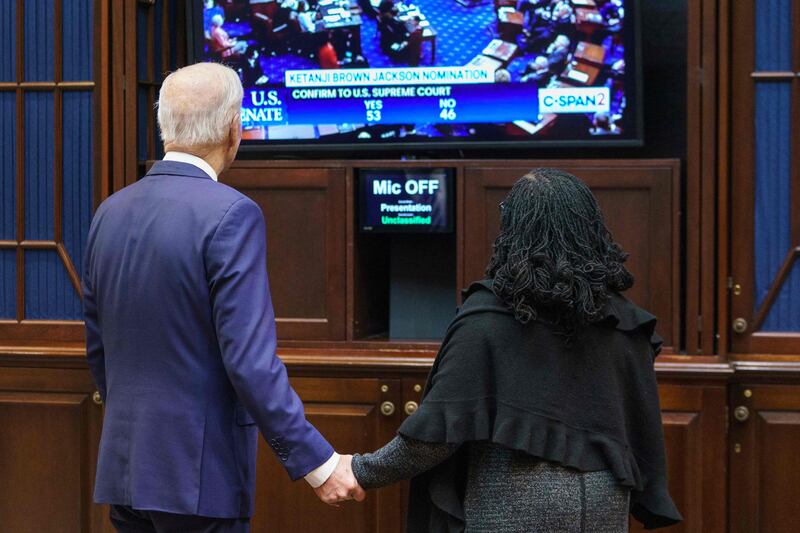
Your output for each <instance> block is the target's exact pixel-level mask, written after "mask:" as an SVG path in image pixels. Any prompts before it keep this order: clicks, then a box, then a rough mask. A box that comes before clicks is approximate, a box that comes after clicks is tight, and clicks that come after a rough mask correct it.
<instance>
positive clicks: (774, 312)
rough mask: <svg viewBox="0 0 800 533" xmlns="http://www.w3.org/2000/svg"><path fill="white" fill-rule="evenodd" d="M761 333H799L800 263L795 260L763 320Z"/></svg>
mask: <svg viewBox="0 0 800 533" xmlns="http://www.w3.org/2000/svg"><path fill="white" fill-rule="evenodd" d="M761 329H762V331H800V261H798V260H795V262H794V267H793V268H792V271H791V273H790V274H789V277H788V278H786V281H784V282H783V287H781V292H780V293H778V297H777V298H776V299H775V302H774V303H773V304H772V307H771V308H770V310H769V313H768V314H767V318H766V319H765V320H764V325H763V326H762V327H761Z"/></svg>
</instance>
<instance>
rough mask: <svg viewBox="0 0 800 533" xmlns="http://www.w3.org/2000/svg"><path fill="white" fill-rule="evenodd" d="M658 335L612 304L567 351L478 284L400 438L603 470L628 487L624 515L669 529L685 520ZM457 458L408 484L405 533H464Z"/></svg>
mask: <svg viewBox="0 0 800 533" xmlns="http://www.w3.org/2000/svg"><path fill="white" fill-rule="evenodd" d="M655 324H656V318H655V317H654V316H652V315H650V314H649V313H647V312H646V311H644V310H642V309H640V308H638V307H636V306H635V305H634V304H632V303H631V302H629V301H628V300H627V299H626V298H624V297H623V296H621V295H618V294H614V295H613V296H612V297H611V299H610V301H609V303H608V305H607V307H606V316H605V318H604V319H602V320H601V321H600V322H597V323H595V324H592V325H589V326H585V327H583V328H581V329H580V330H579V331H578V332H576V333H575V334H574V336H573V338H572V340H571V342H570V343H567V342H566V340H565V337H564V336H563V335H558V334H556V333H554V332H553V330H552V329H551V328H550V327H549V326H547V325H546V324H543V323H541V322H538V321H533V322H530V323H528V324H522V323H521V322H519V321H517V320H516V319H515V318H514V315H513V313H512V312H511V311H510V310H509V309H508V308H507V307H505V305H504V304H503V303H502V302H501V301H500V300H499V299H498V298H497V297H496V296H495V295H494V293H493V292H492V290H491V281H482V282H478V283H474V284H473V285H472V286H471V287H470V288H469V289H467V290H466V291H465V302H464V305H463V306H462V307H461V309H460V310H459V313H458V315H457V316H456V318H455V319H454V320H453V322H452V323H451V324H450V327H449V328H448V330H447V334H446V335H445V338H444V342H443V343H442V347H441V349H440V351H439V354H438V355H437V357H436V360H435V362H434V364H433V367H432V369H431V372H430V375H429V376H428V383H427V385H426V387H425V392H424V394H423V401H422V402H421V405H420V407H419V409H418V410H417V412H416V413H415V414H414V415H413V416H411V417H409V418H408V419H406V421H405V422H404V423H403V424H402V426H401V427H400V430H399V432H400V433H401V434H402V435H405V436H407V437H410V438H413V439H417V440H422V441H426V442H450V443H464V442H470V441H491V442H493V443H495V444H499V445H502V446H505V447H507V448H511V449H514V450H520V451H523V452H527V453H529V454H530V455H533V456H536V457H539V458H541V459H543V460H547V461H552V462H555V463H558V464H561V465H563V466H566V467H571V468H575V469H577V470H580V471H595V470H610V471H611V472H612V473H613V474H614V476H616V478H617V479H618V480H619V483H620V484H621V485H623V486H626V487H630V488H631V513H632V514H633V516H634V518H636V519H637V520H639V521H640V522H642V523H643V524H644V526H645V527H646V528H648V529H650V528H657V527H664V526H668V525H672V524H675V523H677V522H679V521H681V520H682V518H681V515H680V514H679V513H678V510H677V509H676V508H675V504H674V503H673V502H672V499H671V498H670V495H669V492H668V490H667V475H666V474H667V472H666V462H665V456H664V436H663V430H662V427H661V411H660V408H659V401H658V389H657V387H656V376H655V371H654V369H653V359H654V358H655V356H656V354H657V353H658V351H659V350H660V348H661V339H660V337H658V335H657V334H655ZM465 448H466V447H464V446H462V447H461V448H460V450H459V452H456V454H455V455H453V456H452V457H451V458H450V459H448V460H447V461H445V462H444V463H442V464H440V465H439V466H437V467H436V468H434V469H432V470H430V471H428V472H426V473H424V474H422V475H420V476H418V477H416V478H414V479H413V480H412V481H411V493H410V499H409V510H408V528H407V531H408V532H409V533H423V532H431V533H438V532H447V533H451V532H461V531H463V530H464V511H463V505H462V503H463V496H464V487H465V477H466V471H467V457H466V453H465Z"/></svg>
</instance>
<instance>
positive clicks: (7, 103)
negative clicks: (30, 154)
mask: <svg viewBox="0 0 800 533" xmlns="http://www.w3.org/2000/svg"><path fill="white" fill-rule="evenodd" d="M16 152H17V95H16V93H13V92H12V93H7V92H0V239H3V240H12V239H14V238H15V236H16V235H15V234H16V231H17V229H16V228H17V225H16V223H15V220H16V212H17V210H16V199H17V194H16V187H15V184H16V177H17V160H16V157H15V156H16Z"/></svg>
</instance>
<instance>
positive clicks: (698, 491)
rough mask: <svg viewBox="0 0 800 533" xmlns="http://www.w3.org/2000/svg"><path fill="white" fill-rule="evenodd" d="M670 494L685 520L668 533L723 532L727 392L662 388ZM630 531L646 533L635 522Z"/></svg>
mask: <svg viewBox="0 0 800 533" xmlns="http://www.w3.org/2000/svg"><path fill="white" fill-rule="evenodd" d="M659 396H660V400H661V411H662V421H663V424H664V441H665V444H666V448H667V473H668V479H669V490H670V494H671V495H672V498H673V500H674V502H675V505H676V506H677V507H678V510H679V511H680V512H681V514H682V515H683V518H684V521H683V522H682V523H680V524H678V525H676V526H672V527H671V528H667V529H665V531H687V532H688V531H692V532H698V533H700V532H706V531H724V530H725V472H726V470H725V458H724V455H723V454H722V453H721V450H722V449H723V448H724V447H725V401H726V394H725V387H724V386H723V385H722V384H719V385H686V384H683V383H677V382H673V381H670V382H668V383H665V384H663V385H660V386H659ZM631 525H632V527H631V530H632V531H643V528H642V527H641V525H640V524H638V523H637V522H635V520H632V524H631Z"/></svg>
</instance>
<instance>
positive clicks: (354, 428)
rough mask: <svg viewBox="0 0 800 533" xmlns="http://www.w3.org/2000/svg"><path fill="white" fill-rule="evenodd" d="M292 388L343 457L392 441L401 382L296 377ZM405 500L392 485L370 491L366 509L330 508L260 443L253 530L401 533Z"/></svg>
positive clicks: (399, 413) (352, 504)
mask: <svg viewBox="0 0 800 533" xmlns="http://www.w3.org/2000/svg"><path fill="white" fill-rule="evenodd" d="M292 385H293V386H294V388H295V390H297V393H298V394H299V395H300V397H301V398H302V399H303V402H304V403H305V408H306V416H307V417H308V419H309V420H310V421H311V422H312V423H313V424H314V425H315V426H316V427H317V428H318V429H319V430H320V432H321V433H322V434H323V435H325V437H326V438H327V439H328V440H329V441H330V443H331V444H332V445H333V446H334V448H335V449H336V450H337V451H339V452H340V453H354V452H362V453H363V452H369V451H373V450H375V449H377V448H379V447H381V446H383V444H385V443H386V442H388V441H389V440H391V439H392V438H393V437H394V434H395V431H396V429H397V427H398V426H399V425H400V422H401V420H402V417H403V411H402V404H401V402H402V391H401V382H400V381H399V380H381V379H375V378H355V379H351V378H293V379H292ZM390 410H391V413H390V412H389V411H390ZM403 496H404V491H403V487H402V486H393V487H387V488H384V489H380V490H378V491H371V492H370V493H369V494H368V496H367V499H366V501H365V502H364V503H362V504H358V503H355V502H347V503H344V504H342V505H340V506H339V507H330V506H327V505H325V504H323V503H321V502H320V501H319V500H318V499H317V497H316V495H315V494H314V492H313V490H312V489H311V488H310V487H309V486H308V484H307V483H305V481H298V482H295V483H291V482H290V481H289V478H288V476H287V475H286V471H285V470H284V469H283V467H282V466H281V465H280V463H279V462H278V460H277V459H276V458H275V457H274V456H273V454H272V452H271V450H270V449H269V447H268V446H267V445H266V443H265V442H264V440H263V438H262V439H260V442H259V457H258V473H257V488H256V512H255V516H254V517H253V522H252V531H253V533H261V532H265V533H266V532H271V531H287V532H288V531H295V532H298V533H300V532H305V531H308V532H311V531H326V532H331V533H336V532H340V531H341V532H343V533H344V532H348V533H371V532H380V533H384V532H386V533H400V531H402V520H403V512H402V501H403Z"/></svg>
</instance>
